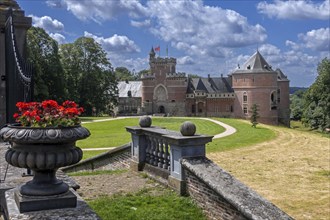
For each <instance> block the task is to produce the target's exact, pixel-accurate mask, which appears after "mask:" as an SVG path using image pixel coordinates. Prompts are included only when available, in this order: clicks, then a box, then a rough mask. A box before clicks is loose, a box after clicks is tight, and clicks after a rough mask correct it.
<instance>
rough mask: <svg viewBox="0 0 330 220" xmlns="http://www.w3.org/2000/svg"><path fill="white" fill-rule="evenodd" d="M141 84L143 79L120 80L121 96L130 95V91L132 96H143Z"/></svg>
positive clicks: (119, 93) (119, 89)
mask: <svg viewBox="0 0 330 220" xmlns="http://www.w3.org/2000/svg"><path fill="white" fill-rule="evenodd" d="M141 85H142V82H141V81H120V82H119V83H118V95H119V97H120V98H125V97H128V91H131V94H132V97H135V98H139V97H142V95H141Z"/></svg>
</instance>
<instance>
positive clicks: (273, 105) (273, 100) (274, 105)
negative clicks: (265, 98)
mask: <svg viewBox="0 0 330 220" xmlns="http://www.w3.org/2000/svg"><path fill="white" fill-rule="evenodd" d="M276 93H277V92H276V91H274V92H272V93H271V94H270V109H271V110H276V109H277V103H276V101H277V98H276Z"/></svg>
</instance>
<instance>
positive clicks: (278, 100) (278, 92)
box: [277, 89, 281, 103]
mask: <svg viewBox="0 0 330 220" xmlns="http://www.w3.org/2000/svg"><path fill="white" fill-rule="evenodd" d="M277 102H278V103H280V102H281V90H280V89H278V90H277Z"/></svg>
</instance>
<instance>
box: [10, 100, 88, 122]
mask: <svg viewBox="0 0 330 220" xmlns="http://www.w3.org/2000/svg"><path fill="white" fill-rule="evenodd" d="M16 106H17V108H18V112H17V113H15V114H14V115H13V116H14V118H15V119H16V122H19V123H21V124H22V125H23V126H32V127H58V126H75V125H79V124H80V120H79V118H78V116H79V115H80V114H81V113H82V112H83V108H81V107H79V108H78V105H77V104H76V103H75V102H73V101H65V102H63V104H62V105H59V104H58V103H57V102H56V101H54V100H45V101H43V102H41V103H40V102H18V103H17V104H16Z"/></svg>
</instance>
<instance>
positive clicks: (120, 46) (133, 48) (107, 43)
mask: <svg viewBox="0 0 330 220" xmlns="http://www.w3.org/2000/svg"><path fill="white" fill-rule="evenodd" d="M84 36H85V37H91V38H93V39H94V40H95V41H96V42H98V43H99V44H101V46H102V48H103V49H104V50H106V51H107V52H109V53H135V52H140V48H139V47H138V46H137V45H136V44H135V43H134V41H132V40H130V39H129V38H128V37H126V36H120V35H117V34H115V35H113V36H112V37H109V38H104V37H98V36H96V35H93V34H91V33H88V32H87V31H85V32H84Z"/></svg>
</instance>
